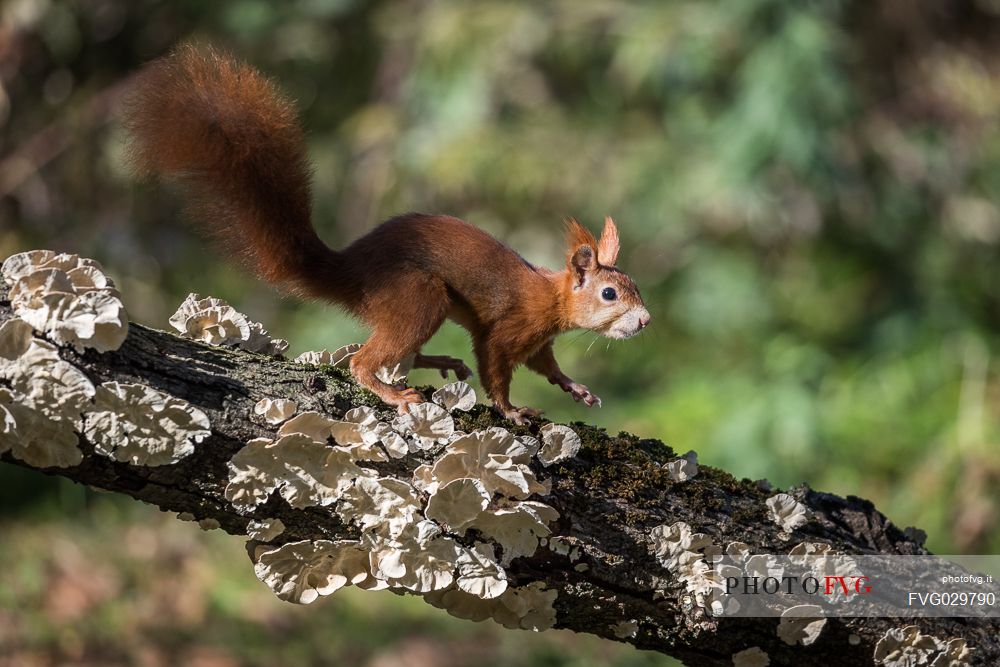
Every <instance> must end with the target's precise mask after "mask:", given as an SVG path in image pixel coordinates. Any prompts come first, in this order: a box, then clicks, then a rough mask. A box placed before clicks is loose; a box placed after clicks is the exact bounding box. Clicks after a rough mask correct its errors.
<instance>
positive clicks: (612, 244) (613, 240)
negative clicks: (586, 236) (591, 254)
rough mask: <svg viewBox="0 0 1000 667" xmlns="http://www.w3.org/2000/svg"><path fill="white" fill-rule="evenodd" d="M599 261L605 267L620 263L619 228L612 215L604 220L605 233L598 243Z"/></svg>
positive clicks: (602, 233)
mask: <svg viewBox="0 0 1000 667" xmlns="http://www.w3.org/2000/svg"><path fill="white" fill-rule="evenodd" d="M597 259H598V261H599V262H600V263H601V264H603V265H604V266H614V265H615V262H617V261H618V228H617V227H616V226H615V221H614V220H612V219H611V216H610V215H609V216H607V217H605V218H604V231H603V232H601V240H600V241H598V243H597Z"/></svg>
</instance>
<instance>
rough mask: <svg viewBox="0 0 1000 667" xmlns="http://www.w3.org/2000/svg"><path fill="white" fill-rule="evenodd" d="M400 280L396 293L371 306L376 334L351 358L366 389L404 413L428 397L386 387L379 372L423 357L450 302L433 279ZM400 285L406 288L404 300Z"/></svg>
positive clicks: (414, 276) (420, 276)
mask: <svg viewBox="0 0 1000 667" xmlns="http://www.w3.org/2000/svg"><path fill="white" fill-rule="evenodd" d="M399 278H400V280H399V282H398V283H397V285H396V286H395V287H396V291H395V292H394V293H392V294H389V295H386V298H385V299H379V302H378V303H375V304H369V308H368V309H367V310H368V313H369V318H368V319H369V321H370V322H371V323H372V325H373V328H372V333H371V335H370V336H369V337H368V340H367V341H365V343H364V345H362V346H361V349H360V350H358V352H357V354H355V355H354V356H352V357H351V374H352V375H354V378H355V379H356V380H357V381H358V384H360V385H361V386H362V387H364V388H365V389H368V390H369V391H371V392H372V393H374V394H375V395H376V396H378V397H379V398H381V399H382V400H383V401H385V402H386V403H388V404H389V405H392V406H394V407H396V408H397V409H398V410H399V412H400V413H404V412H406V408H407V406H408V405H409V404H410V403H423V402H424V400H425V399H424V397H423V396H422V395H421V394H420V392H418V391H417V390H416V389H411V388H407V387H394V386H392V385H390V384H386V383H385V382H383V381H382V380H380V379H379V377H378V372H379V370H381V369H382V368H386V367H391V366H393V365H395V364H396V363H398V362H399V361H400V360H401V359H403V358H404V357H406V356H408V355H410V354H416V355H417V357H416V359H420V358H421V355H419V354H418V352H419V351H420V348H421V347H423V345H424V343H426V342H427V341H428V340H429V339H430V337H431V336H433V335H434V332H436V331H437V330H438V329H439V328H440V327H441V324H442V323H443V322H444V319H445V315H446V314H447V312H448V303H449V299H448V292H447V289H446V287H445V285H444V283H442V282H441V281H439V280H438V279H436V278H434V277H433V276H430V275H427V274H412V275H408V276H400V277H399ZM400 284H401V285H403V286H404V287H405V290H404V291H405V295H404V297H403V298H401V297H400V294H399V289H398V287H399V285H400ZM456 361H457V360H456Z"/></svg>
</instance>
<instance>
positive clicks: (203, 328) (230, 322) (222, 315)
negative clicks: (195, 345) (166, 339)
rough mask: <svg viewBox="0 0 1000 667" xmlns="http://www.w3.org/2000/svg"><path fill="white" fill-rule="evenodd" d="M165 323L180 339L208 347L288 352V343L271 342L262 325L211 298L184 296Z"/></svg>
mask: <svg viewBox="0 0 1000 667" xmlns="http://www.w3.org/2000/svg"><path fill="white" fill-rule="evenodd" d="M169 322H170V324H171V326H173V327H174V329H176V330H177V331H179V332H180V334H181V335H182V336H183V337H185V338H190V339H192V340H198V341H201V342H203V343H208V344H209V345H235V346H237V347H239V348H241V349H243V350H246V351H247V352H259V353H261V354H269V355H271V356H277V355H280V354H281V353H283V352H284V351H285V350H287V349H288V341H286V340H283V339H281V338H274V339H272V338H271V336H270V335H269V334H268V333H267V330H266V329H264V325H262V324H261V323H259V322H255V321H253V320H251V319H250V318H249V317H247V316H246V315H244V314H243V313H241V312H239V311H238V310H236V309H235V308H233V307H232V306H230V305H229V304H228V303H226V302H225V301H223V300H222V299H217V298H215V297H205V298H202V297H201V296H199V295H197V294H193V293H192V294H188V295H187V298H186V299H184V301H183V302H182V303H181V305H180V306H179V307H178V308H177V312H175V313H174V314H173V315H171V316H170V320H169Z"/></svg>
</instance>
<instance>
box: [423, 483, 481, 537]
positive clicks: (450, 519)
mask: <svg viewBox="0 0 1000 667" xmlns="http://www.w3.org/2000/svg"><path fill="white" fill-rule="evenodd" d="M489 504H490V494H489V492H488V491H486V487H485V486H483V483H482V482H480V481H479V480H478V479H474V478H471V477H461V478H459V479H456V480H452V481H450V482H448V483H447V484H445V485H443V486H441V487H439V488H438V489H437V490H436V491H435V492H434V494H433V495H431V497H430V499H429V500H428V501H427V511H426V512H425V514H426V515H427V518H428V519H433V520H434V521H437V522H438V523H440V524H441V525H443V526H447V527H448V528H449V529H450V530H451V531H452V532H455V533H459V534H463V533H464V532H465V528H466V527H467V526H468V525H469V524H470V523H472V522H473V521H475V520H476V517H478V516H479V514H480V513H481V512H482V511H483V510H485V509H486V507H487V505H489Z"/></svg>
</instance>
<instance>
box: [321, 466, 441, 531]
mask: <svg viewBox="0 0 1000 667" xmlns="http://www.w3.org/2000/svg"><path fill="white" fill-rule="evenodd" d="M421 509H423V506H422V504H421V502H420V497H419V496H418V495H417V491H416V489H414V488H413V487H412V486H411V485H410V484H408V483H406V482H404V481H402V480H399V479H395V478H393V477H377V478H376V477H359V478H358V479H357V481H356V482H355V483H354V484H353V485H352V486H351V487H350V488H349V489H347V490H345V492H344V494H343V495H342V497H341V498H340V502H338V503H337V507H336V510H337V514H338V515H340V518H342V519H343V520H344V521H346V522H353V523H355V524H356V525H358V526H359V527H360V528H361V529H362V530H371V529H373V528H377V529H378V530H377V531H376V532H377V534H378V535H379V537H382V538H384V539H390V540H395V539H397V538H399V537H400V536H401V535H403V533H404V532H405V531H406V529H407V528H408V527H411V526H413V525H414V524H416V523H417V522H418V521H419V520H420V511H421Z"/></svg>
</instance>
